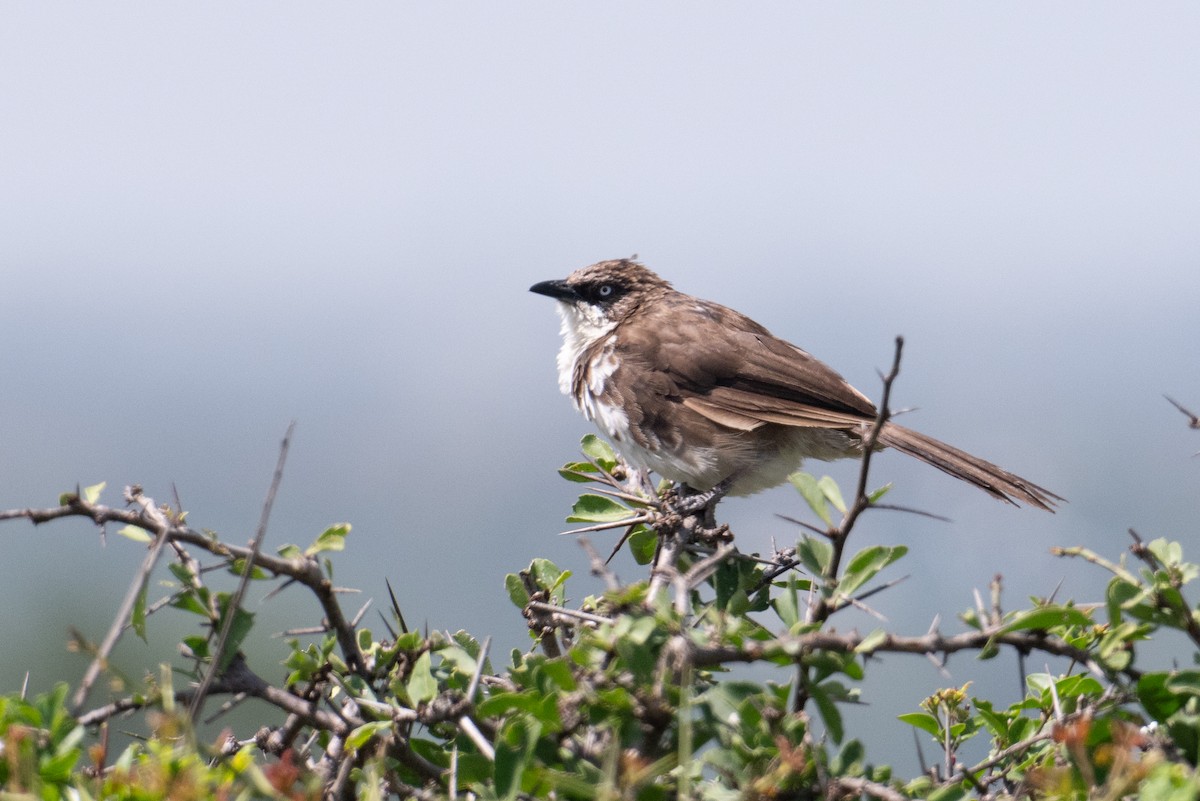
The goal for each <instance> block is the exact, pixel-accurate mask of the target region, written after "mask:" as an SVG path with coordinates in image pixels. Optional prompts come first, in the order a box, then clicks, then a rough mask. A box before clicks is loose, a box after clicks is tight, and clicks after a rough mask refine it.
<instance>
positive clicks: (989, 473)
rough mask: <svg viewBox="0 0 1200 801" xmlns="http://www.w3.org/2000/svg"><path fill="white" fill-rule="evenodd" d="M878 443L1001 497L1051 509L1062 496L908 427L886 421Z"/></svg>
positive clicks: (1011, 501)
mask: <svg viewBox="0 0 1200 801" xmlns="http://www.w3.org/2000/svg"><path fill="white" fill-rule="evenodd" d="M879 444H880V445H886V446H888V447H889V448H895V449H896V450H898V451H900V452H902V453H907V454H908V455H909V456H915V457H916V458H918V459H920V460H921V461H923V462H926V463H927V464H931V465H933V466H934V467H936V468H937V469H939V470H941V471H943V472H946V473H949V474H950V475H952V476H954V477H955V478H959V479H962V480H963V481H966V482H968V483H970V484H974V485H975V486H977V487H979V488H980V489H982V490H983V491H984V492H987V493H989V494H991V495H993V496H995V497H997V498H999V499H1001V500H1003V501H1008V502H1009V503H1011V504H1014V505H1018V504H1017V501H1022V502H1024V503H1027V504H1029V505H1030V506H1036V507H1037V508H1039V509H1045V510H1046V511H1047V512H1053V511H1054V506H1055V505H1056V504H1057V503H1058V502H1060V501H1062V500H1064V499H1063V498H1060V497H1059V496H1057V495H1055V494H1054V493H1053V492H1050V491H1049V490H1047V489H1045V488H1043V487H1039V486H1038V485H1037V484H1034V483H1033V482H1032V481H1027V480H1025V479H1023V478H1021V477H1020V476H1018V475H1016V474H1015V473H1010V472H1008V471H1007V470H1004V469H1003V468H1000V467H997V466H996V465H994V464H992V463H991V462H988V461H985V460H983V459H980V458H979V457H978V456H972V455H971V454H969V453H967V452H965V451H960V450H959V449H958V448H954V447H951V446H950V445H947V444H946V443H944V442H941V441H940V440H936V439H934V438H933V437H928V436H926V435H924V434H922V433H920V432H918V431H913V430H912V429H911V428H905V427H904V426H898V425H896V424H895V423H887V424H885V425H884V427H883V429H882V430H881V431H880V432H879Z"/></svg>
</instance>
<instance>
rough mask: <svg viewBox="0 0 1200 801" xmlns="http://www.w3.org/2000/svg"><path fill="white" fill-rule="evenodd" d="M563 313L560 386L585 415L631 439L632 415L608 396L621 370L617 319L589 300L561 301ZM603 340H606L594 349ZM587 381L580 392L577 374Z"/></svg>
mask: <svg viewBox="0 0 1200 801" xmlns="http://www.w3.org/2000/svg"><path fill="white" fill-rule="evenodd" d="M558 313H559V315H560V316H561V317H562V331H561V333H562V338H563V344H562V348H561V349H560V350H559V352H558V388H559V389H560V390H562V393H563V394H564V395H566V396H568V397H569V398H571V400H572V401H574V403H575V408H577V409H579V411H580V412H582V413H583V415H584V417H586V418H587V419H589V420H592V421H594V422H595V423H596V425H597V426H598V427H599V428H600V430H601V431H603V432H604V433H605V434H606V435H607V436H608V437H610V438H612V439H615V440H617V441H618V442H621V441H624V442H628V441H629V440H630V436H629V417H628V416H627V415H626V414H625V412H624V411H623V410H622V409H621V407H620V406H617V405H615V404H612V403H609V402H607V401H606V400H604V398H603V395H604V388H605V385H606V384H607V382H608V380H609V379H610V378H611V377H612V375H613V373H615V372H616V371H617V367H618V366H619V365H618V362H617V355H616V345H617V337H616V335H615V334H613V329H614V328H615V327H616V325H617V324H616V323H615V322H613V321H611V320H609V319H608V318H606V317H604V316H603V315H602V314H600V313H599V312H598V311H597V310H596V309H595V308H594V307H592V306H590V305H587V304H578V305H577V304H574V303H559V304H558ZM600 340H605V342H604V344H603V345H602V346H601V347H600V348H599V349H598V350H594V349H593V346H595V345H596V344H597V343H598V342H599V341H600ZM589 353H590V354H592V359H591V364H590V365H584V368H585V369H583V370H578V369H577V368H578V367H579V366H580V360H581V359H586V358H588V354H589ZM577 374H578V375H581V376H582V377H583V381H582V382H581V383H580V385H579V386H578V394H576V389H577V387H576V384H575V376H576V375H577Z"/></svg>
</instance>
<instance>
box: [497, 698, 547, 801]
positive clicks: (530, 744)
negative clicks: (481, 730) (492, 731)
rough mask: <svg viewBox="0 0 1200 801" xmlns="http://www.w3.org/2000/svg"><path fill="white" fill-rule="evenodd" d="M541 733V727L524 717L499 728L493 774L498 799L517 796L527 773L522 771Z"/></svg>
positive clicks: (511, 720)
mask: <svg viewBox="0 0 1200 801" xmlns="http://www.w3.org/2000/svg"><path fill="white" fill-rule="evenodd" d="M541 733H542V725H541V724H540V723H538V722H537V721H536V720H533V719H530V718H525V717H514V718H511V719H510V720H509V721H508V722H506V723H505V724H504V726H503V727H502V728H501V729H500V733H499V735H498V736H497V738H496V764H495V774H494V778H495V782H496V793H497V795H498V796H499V797H500V798H503V799H505V800H506V801H511V799H515V798H516V797H517V796H518V794H520V792H521V779H522V778H523V777H525V776H526V774H527V771H526V769H525V768H526V766H527V765H528V764H529V760H530V758H531V757H532V756H533V749H534V747H535V746H536V745H537V741H538V737H540V736H541Z"/></svg>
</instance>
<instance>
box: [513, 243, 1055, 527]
mask: <svg viewBox="0 0 1200 801" xmlns="http://www.w3.org/2000/svg"><path fill="white" fill-rule="evenodd" d="M530 291H531V292H536V293H538V294H541V295H548V296H549V297H552V298H554V299H555V300H557V301H558V311H559V314H560V315H561V316H562V336H563V345H562V350H560V351H559V354H558V383H559V387H560V388H561V389H562V391H563V393H564V394H566V395H568V396H570V397H571V399H572V400H574V402H575V406H576V408H578V409H579V411H581V412H582V413H583V414H584V416H585V417H587V418H588V419H589V420H592V421H594V422H595V423H596V425H597V426H598V427H599V428H600V430H601V431H602V432H603V433H604V435H605V436H606V437H608V438H609V439H610V440H611V441H612V444H613V447H614V448H616V450H617V452H618V453H620V454H621V456H622V457H623V458H624V459H625V460H626V461H627V462H628V463H629V464H630V465H632V466H633V467H635V468H641V469H644V470H652V471H654V472H656V473H658V474H659V475H660V476H663V477H664V478H667V479H670V480H672V481H676V482H681V483H683V484H685V485H686V486H687V487H689V488H691V489H693V490H696V491H700V492H704V491H712V490H714V489H715V490H716V492H715V494H716V495H718V496H719V495H721V494H724V493H725V492H728V493H729V494H732V495H749V494H751V493H755V492H758V491H760V490H763V489H766V488H768V487H773V486H776V485H778V484H782V483H783V482H784V481H785V480H786V479H787V477H788V475H789V474H791V473H792V472H794V471H796V470H797V469H799V467H800V463H801V462H802V461H803V460H804V459H809V458H811V459H820V460H832V459H841V458H846V457H853V456H859V455H861V453H862V442H863V437H865V436H867V434H868V432H869V431H870V428H871V426H872V424H873V423H874V422H875V419H876V416H877V414H878V411H877V409H876V408H875V405H874V404H873V403H872V402H871V401H870V400H869V399H868V398H867V397H866V396H865V395H863V394H862V393H861V392H859V391H858V390H856V389H855V388H854V387H852V386H850V384H849V383H847V382H846V380H845V379H844V378H842V377H841V376H840V375H838V374H837V373H836V372H834V371H833V370H832V369H830V368H829V367H827V366H826V365H825V364H823V363H822V362H820V361H818V360H817V359H815V358H813V357H812V356H810V355H809V354H808V353H806V352H805V351H803V350H801V349H800V348H798V347H796V346H795V345H792V344H791V343H789V342H785V341H784V340H782V339H779V338H778V337H775V336H773V335H772V334H771V333H770V332H769V331H767V329H765V328H763V327H762V326H761V325H759V324H758V323H756V322H754V321H753V320H751V319H750V318H749V317H746V316H745V315H744V314H741V313H739V312H736V311H734V310H733V309H729V308H726V307H725V306H721V305H719V304H716V303H712V302H710V301H707V300H701V299H699V298H695V297H692V296H690V295H685V294H683V293H682V292H677V291H676V290H674V289H673V288H672V287H671V285H670V284H669V283H667V282H666V281H664V280H663V279H662V278H659V277H658V276H657V275H655V274H654V273H653V272H651V271H650V270H648V269H646V268H645V267H643V266H642V265H641V264H639V263H637V262H636V261H632V260H630V259H617V260H613V261H602V262H599V263H597V264H593V265H591V266H589V267H584V268H582V269H580V270H576V271H575V272H573V273H571V275H569V276H567V278H566V279H564V280H554V281H542V282H541V283H538V284H534V285H533V286H532V287H530ZM878 445H879V446H887V447H892V448H895V449H896V450H898V451H901V452H903V453H907V454H908V455H910V456H915V457H916V458H918V459H920V460H921V461H924V462H928V463H929V464H931V465H933V466H934V467H936V468H938V469H940V470H943V471H945V472H946V473H949V474H950V475H952V476H954V477H955V478H959V479H962V480H963V481H967V482H969V483H971V484H974V485H975V486H977V487H979V488H980V489H982V490H984V491H985V492H988V493H990V494H991V495H993V496H995V497H997V498H1000V499H1001V500H1004V501H1008V502H1009V503H1014V504H1015V503H1017V502H1018V501H1020V502H1024V503H1028V504H1030V505H1032V506H1036V507H1038V508H1039V509H1046V510H1048V511H1053V509H1052V507H1053V506H1054V505H1055V502H1056V501H1061V500H1062V498H1060V497H1059V496H1057V495H1055V494H1054V493H1052V492H1050V491H1049V490H1046V489H1043V488H1042V487H1039V486H1038V485H1037V484H1034V483H1032V482H1030V481H1027V480H1026V479H1024V478H1021V477H1020V476H1018V475H1015V474H1013V473H1010V472H1008V471H1007V470H1003V469H1001V468H999V467H997V466H996V465H994V464H992V463H991V462H987V461H985V460H983V459H980V458H979V457H977V456H972V455H971V454H969V453H965V452H963V451H960V450H958V449H957V448H953V447H951V446H949V445H947V444H945V443H944V442H939V441H938V440H936V439H934V438H932V437H927V436H925V435H924V434H920V433H918V432H916V431H913V430H911V429H908V428H904V427H903V426H899V425H896V424H895V423H892V422H888V423H886V424H885V425H884V426H883V428H882V430H881V431H880V433H879V439H878Z"/></svg>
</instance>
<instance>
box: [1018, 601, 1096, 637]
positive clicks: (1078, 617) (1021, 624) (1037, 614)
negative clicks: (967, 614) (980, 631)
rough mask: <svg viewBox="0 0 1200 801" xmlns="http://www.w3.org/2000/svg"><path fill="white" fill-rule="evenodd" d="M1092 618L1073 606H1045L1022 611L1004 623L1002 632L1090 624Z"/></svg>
mask: <svg viewBox="0 0 1200 801" xmlns="http://www.w3.org/2000/svg"><path fill="white" fill-rule="evenodd" d="M1091 624H1092V619H1091V618H1090V617H1088V616H1087V615H1086V614H1085V613H1084V612H1082V611H1080V610H1079V609H1076V608H1075V607H1073V606H1043V607H1041V608H1039V609H1031V610H1029V611H1027V612H1021V613H1020V614H1018V615H1017V616H1016V617H1015V618H1013V619H1012V620H1010V621H1009V622H1008V623H1005V624H1004V627H1003V628H1001V629H1000V631H999V633H1000V634H1007V633H1009V632H1011V631H1029V630H1034V629H1037V630H1044V629H1050V628H1053V627H1055V626H1090V625H1091Z"/></svg>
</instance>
